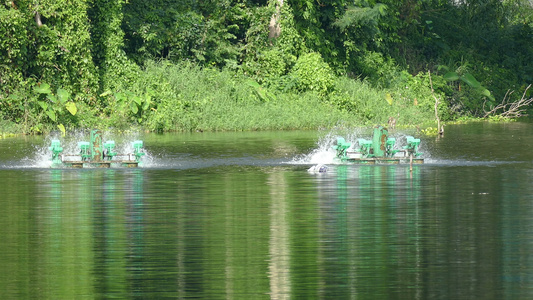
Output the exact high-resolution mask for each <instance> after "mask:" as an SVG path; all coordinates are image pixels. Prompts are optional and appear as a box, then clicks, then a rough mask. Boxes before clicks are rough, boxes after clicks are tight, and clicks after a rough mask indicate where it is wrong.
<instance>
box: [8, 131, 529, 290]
mask: <svg viewBox="0 0 533 300" xmlns="http://www.w3.org/2000/svg"><path fill="white" fill-rule="evenodd" d="M463 138H464V136H463ZM436 146H438V144H437V145H436ZM482 146H483V145H481V146H480V147H482ZM260 148H261V145H256V143H254V145H253V149H260ZM254 151H256V150H254ZM257 151H259V150H257ZM269 153H270V152H269ZM243 160H244V159H243ZM307 167H308V166H301V165H291V164H277V165H263V166H254V165H252V164H250V165H240V166H235V165H229V166H225V165H215V166H211V167H205V168H196V169H194V168H191V169H172V168H169V169H155V168H154V169H150V168H148V169H108V170H101V169H81V170H68V169H65V170H49V169H0V182H1V183H2V196H1V198H0V203H1V204H2V209H1V210H0V228H1V229H2V230H1V231H0V241H1V243H0V266H1V270H2V272H0V298H1V299H27V298H39V299H41V298H42V299H80V298H91V299H94V298H118V299H131V298H150V299H152V298H153V299H161V298H200V299H391V298H393V299H395V298H398V299H433V298H439V299H440V298H443V299H529V298H532V297H533V284H532V283H533V260H532V256H531V253H533V252H532V251H533V232H532V231H531V228H533V226H532V225H533V201H532V200H533V187H532V186H531V184H530V178H532V175H533V168H532V165H531V164H530V163H528V162H511V163H507V162H506V163H500V162H485V163H478V164H445V163H440V164H426V165H416V166H414V168H413V171H412V172H410V171H409V167H408V166H405V165H387V166H369V165H368V166H365V165H363V166H342V165H331V166H330V167H329V170H328V172H327V173H325V174H309V173H308V172H307V171H306V169H307Z"/></svg>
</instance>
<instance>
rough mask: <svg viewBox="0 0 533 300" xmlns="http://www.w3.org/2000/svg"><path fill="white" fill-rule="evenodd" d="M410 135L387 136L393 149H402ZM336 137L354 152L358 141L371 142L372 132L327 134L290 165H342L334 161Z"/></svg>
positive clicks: (426, 155)
mask: <svg viewBox="0 0 533 300" xmlns="http://www.w3.org/2000/svg"><path fill="white" fill-rule="evenodd" d="M409 135H410V134H404V133H394V134H389V137H391V138H395V139H396V144H395V146H394V149H403V147H404V146H405V145H407V138H406V137H407V136H409ZM338 137H343V138H344V139H345V141H346V142H348V143H350V144H351V146H350V148H348V151H354V150H355V149H357V148H358V147H359V143H358V139H359V138H364V139H366V140H372V132H366V131H365V132H362V131H354V132H351V133H333V132H331V133H329V134H327V135H326V136H324V137H323V138H321V139H319V141H318V142H317V148H316V149H313V150H312V151H311V152H310V153H308V154H303V155H300V156H298V157H296V158H294V159H293V161H291V163H292V164H313V165H328V164H329V165H331V164H342V162H340V161H339V160H336V159H335V157H336V151H335V150H334V149H333V145H334V144H335V142H336V141H337V138H338ZM424 150H426V147H425V145H424V143H421V146H420V151H421V152H422V153H423V158H429V157H430V156H429V154H428V153H427V152H425V151H424Z"/></svg>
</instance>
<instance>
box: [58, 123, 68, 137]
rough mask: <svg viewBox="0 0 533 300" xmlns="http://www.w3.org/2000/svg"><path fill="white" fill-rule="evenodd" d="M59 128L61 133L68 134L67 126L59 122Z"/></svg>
mask: <svg viewBox="0 0 533 300" xmlns="http://www.w3.org/2000/svg"><path fill="white" fill-rule="evenodd" d="M57 128H59V130H60V131H61V135H62V136H65V134H66V130H65V126H64V125H63V124H58V125H57Z"/></svg>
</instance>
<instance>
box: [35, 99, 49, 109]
mask: <svg viewBox="0 0 533 300" xmlns="http://www.w3.org/2000/svg"><path fill="white" fill-rule="evenodd" d="M37 104H39V106H40V107H41V108H42V109H43V110H47V109H48V104H46V102H44V101H37Z"/></svg>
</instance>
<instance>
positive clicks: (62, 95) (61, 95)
mask: <svg viewBox="0 0 533 300" xmlns="http://www.w3.org/2000/svg"><path fill="white" fill-rule="evenodd" d="M69 97H70V93H69V92H68V91H66V90H64V89H61V88H59V89H57V98H58V99H59V102H60V103H61V104H63V103H65V102H67V101H68V98H69Z"/></svg>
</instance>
